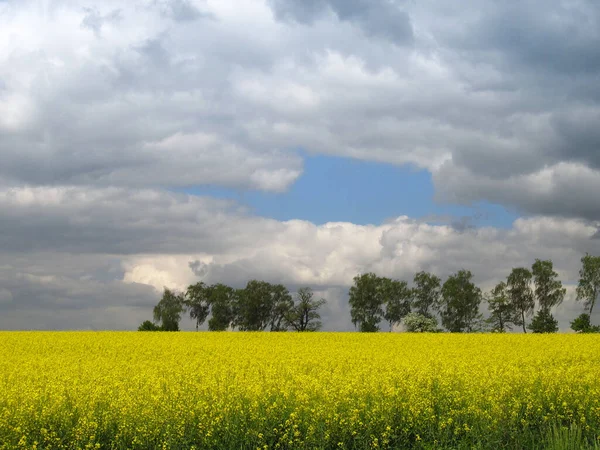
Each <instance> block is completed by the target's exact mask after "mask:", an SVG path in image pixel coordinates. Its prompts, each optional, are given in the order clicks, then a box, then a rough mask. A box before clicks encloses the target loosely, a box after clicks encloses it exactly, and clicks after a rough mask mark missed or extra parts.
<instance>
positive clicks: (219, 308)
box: [207, 283, 235, 331]
mask: <svg viewBox="0 0 600 450" xmlns="http://www.w3.org/2000/svg"><path fill="white" fill-rule="evenodd" d="M207 297H208V303H209V305H210V313H211V318H210V319H209V321H208V329H209V331H225V330H227V329H228V328H229V326H230V325H231V323H232V322H233V320H234V318H235V315H234V310H233V303H234V300H235V289H233V288H231V287H229V286H226V285H224V284H221V283H218V284H215V285H213V286H210V289H208V296H207Z"/></svg>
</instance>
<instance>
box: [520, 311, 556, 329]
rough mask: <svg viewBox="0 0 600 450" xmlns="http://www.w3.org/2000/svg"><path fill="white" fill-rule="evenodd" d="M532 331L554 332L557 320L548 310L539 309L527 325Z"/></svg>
mask: <svg viewBox="0 0 600 450" xmlns="http://www.w3.org/2000/svg"><path fill="white" fill-rule="evenodd" d="M527 328H529V329H530V330H531V331H532V332H534V333H556V332H557V331H558V321H557V320H556V319H555V318H554V317H552V314H550V310H548V309H540V310H539V311H538V312H537V314H536V315H535V316H534V317H533V320H532V321H531V323H530V324H529V325H528V326H527Z"/></svg>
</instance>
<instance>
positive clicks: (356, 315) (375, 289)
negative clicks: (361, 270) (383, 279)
mask: <svg viewBox="0 0 600 450" xmlns="http://www.w3.org/2000/svg"><path fill="white" fill-rule="evenodd" d="M379 285H380V282H379V278H378V277H377V275H375V274H374V273H365V274H362V275H357V276H355V277H354V285H353V286H352V287H351V288H350V300H349V301H350V315H351V317H352V323H353V324H354V326H358V328H359V329H360V331H367V332H372V331H378V330H379V322H380V321H381V316H382V315H383V308H382V304H383V301H382V298H381V293H380V289H379Z"/></svg>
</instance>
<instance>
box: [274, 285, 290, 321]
mask: <svg viewBox="0 0 600 450" xmlns="http://www.w3.org/2000/svg"><path fill="white" fill-rule="evenodd" d="M271 295H272V305H273V306H272V310H271V331H287V329H288V323H287V322H286V320H285V318H286V316H287V315H289V313H290V311H291V310H292V308H293V307H294V300H293V299H292V296H291V295H290V292H289V291H288V289H287V288H286V287H285V286H284V285H282V284H276V285H274V286H271Z"/></svg>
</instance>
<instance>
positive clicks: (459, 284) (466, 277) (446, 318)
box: [437, 270, 481, 333]
mask: <svg viewBox="0 0 600 450" xmlns="http://www.w3.org/2000/svg"><path fill="white" fill-rule="evenodd" d="M472 278H473V274H472V273H471V272H470V271H469V270H459V271H458V272H457V273H456V274H455V275H452V276H450V277H449V278H448V279H447V280H446V281H445V282H444V285H443V286H442V290H441V295H442V299H441V302H439V303H438V305H437V308H438V310H439V311H440V315H441V318H442V325H443V326H444V327H446V329H447V330H448V331H450V332H453V333H460V332H462V331H469V332H471V331H475V329H474V326H475V322H476V320H477V317H478V316H479V305H480V303H481V289H479V288H478V287H477V286H475V284H474V283H473V282H472V281H471V280H472Z"/></svg>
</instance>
